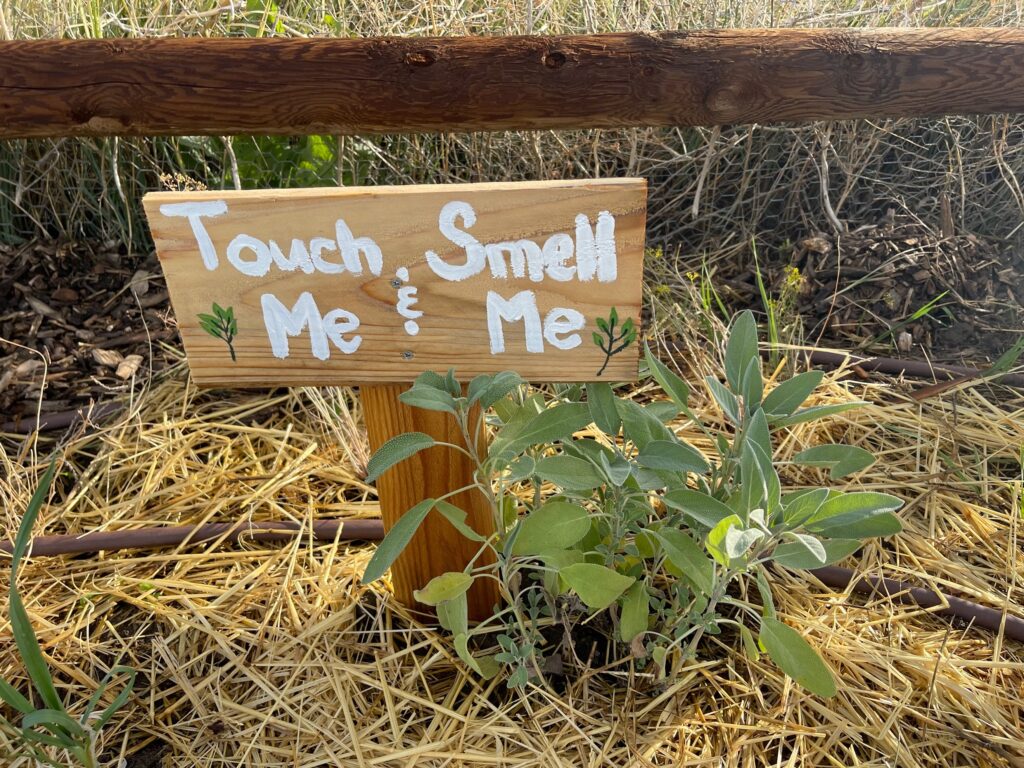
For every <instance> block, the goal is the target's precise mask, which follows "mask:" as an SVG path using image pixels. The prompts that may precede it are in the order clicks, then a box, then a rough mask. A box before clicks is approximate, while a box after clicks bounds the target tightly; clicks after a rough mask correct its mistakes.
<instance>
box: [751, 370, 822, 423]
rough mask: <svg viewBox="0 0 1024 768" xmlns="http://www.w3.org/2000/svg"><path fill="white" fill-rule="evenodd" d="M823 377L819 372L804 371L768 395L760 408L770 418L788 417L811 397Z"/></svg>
mask: <svg viewBox="0 0 1024 768" xmlns="http://www.w3.org/2000/svg"><path fill="white" fill-rule="evenodd" d="M824 376H825V374H824V373H822V372H821V371H806V372H804V373H801V374H798V375H797V376H794V377H793V378H791V379H787V380H786V381H784V382H782V383H781V384H779V385H778V386H777V387H775V389H773V390H772V391H771V392H769V393H768V396H767V397H765V399H764V402H762V403H761V407H762V408H763V409H764V410H765V412H766V413H768V414H769V415H770V416H789V415H790V414H791V413H793V411H795V410H796V409H797V408H799V407H800V406H801V405H803V403H804V401H805V400H806V399H807V398H808V397H810V396H811V393H812V392H814V390H815V389H817V388H818V385H819V384H821V380H822V378H824Z"/></svg>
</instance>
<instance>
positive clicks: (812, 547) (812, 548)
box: [787, 533, 828, 567]
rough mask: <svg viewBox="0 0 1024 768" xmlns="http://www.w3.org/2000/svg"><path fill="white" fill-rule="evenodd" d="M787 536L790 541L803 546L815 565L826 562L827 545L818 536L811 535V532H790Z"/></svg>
mask: <svg viewBox="0 0 1024 768" xmlns="http://www.w3.org/2000/svg"><path fill="white" fill-rule="evenodd" d="M787 537H788V538H789V542H788V543H790V544H793V545H795V546H797V547H803V549H804V551H805V552H806V553H807V554H808V555H809V556H810V558H811V560H812V561H813V562H814V565H815V567H816V566H819V565H824V564H825V560H826V559H827V558H828V553H827V552H826V551H825V545H824V544H823V543H822V541H821V539H819V538H818V537H817V536H811V535H810V534H809V533H789V534H787Z"/></svg>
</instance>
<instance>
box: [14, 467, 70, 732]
mask: <svg viewBox="0 0 1024 768" xmlns="http://www.w3.org/2000/svg"><path fill="white" fill-rule="evenodd" d="M56 466H57V464H56V459H54V460H52V461H51V462H50V466H49V467H48V468H47V470H46V474H44V475H43V479H42V482H40V484H39V487H38V488H36V491H35V493H34V494H32V498H31V500H30V501H29V503H28V507H27V508H26V509H25V516H24V517H23V518H22V520H21V526H20V527H19V528H18V535H17V537H16V538H15V540H14V551H13V553H12V554H13V558H12V561H11V591H10V611H11V633H12V634H13V635H14V642H15V644H16V645H17V646H18V653H19V654H20V655H21V661H22V663H23V664H24V665H25V669H26V671H27V672H28V675H29V677H30V678H31V680H32V684H33V685H34V686H35V688H36V690H37V691H39V695H40V696H41V697H42V699H43V701H44V702H45V703H46V706H47V707H49V708H50V709H52V710H58V711H62V710H63V709H64V705H63V703H62V702H61V700H60V696H58V695H57V689H56V688H55V687H54V685H53V678H52V677H51V676H50V668H49V667H48V666H47V664H46V659H44V658H43V651H42V649H41V648H40V647H39V641H38V640H37V639H36V633H35V631H33V629H32V622H31V621H29V618H28V611H26V610H25V604H24V603H23V602H22V601H21V595H19V594H18V579H17V577H18V566H19V565H20V564H21V560H22V558H23V557H24V555H25V551H26V550H27V549H28V543H29V536H30V535H31V533H32V526H33V525H34V524H35V521H36V518H37V517H38V516H39V510H40V509H42V506H43V502H44V501H45V500H46V496H47V493H49V490H50V484H51V483H52V482H53V475H54V472H55V471H56ZM72 722H73V721H72Z"/></svg>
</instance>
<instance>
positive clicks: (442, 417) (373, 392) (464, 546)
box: [361, 384, 499, 621]
mask: <svg viewBox="0 0 1024 768" xmlns="http://www.w3.org/2000/svg"><path fill="white" fill-rule="evenodd" d="M406 389H408V385H406V384H374V385H370V386H363V387H362V388H361V396H362V400H363V413H364V415H365V418H366V431H367V434H368V436H369V438H370V448H371V449H372V450H374V451H376V450H377V449H378V448H379V447H380V446H381V445H383V444H384V443H385V442H386V441H387V440H389V439H391V438H392V437H394V436H395V435H399V434H402V433H404V432H424V433H426V434H428V435H430V436H431V437H433V438H434V439H435V440H441V441H444V442H446V443H454V444H456V445H462V444H464V441H463V438H462V435H461V433H460V432H459V428H458V426H457V425H456V424H455V421H454V420H453V419H452V417H451V416H450V415H448V414H446V413H441V412H438V411H424V410H421V409H418V408H416V409H414V408H410V407H409V406H407V405H405V404H404V403H402V402H400V401H399V399H398V396H399V395H400V394H401V393H402V392H404V391H405V390H406ZM477 414H478V411H475V410H474V413H473V414H472V417H471V418H472V420H473V421H475V419H476V416H477ZM477 439H478V440H484V439H485V438H484V435H483V433H482V432H481V433H480V435H478V437H477ZM474 469H475V465H474V464H473V462H472V461H470V459H469V458H468V457H467V456H465V455H463V454H461V453H459V452H457V451H454V450H452V449H451V448H445V447H436V448H430V449H428V450H425V451H420V453H418V454H416V455H415V456H413V457H412V458H409V459H406V460H405V461H403V462H401V463H400V464H398V465H396V466H394V467H392V468H391V469H389V470H388V471H387V472H385V473H384V474H383V475H381V476H380V478H379V479H378V480H377V492H378V495H379V497H380V512H381V517H382V518H383V520H384V528H385V530H390V529H391V526H393V525H394V524H395V523H396V522H397V521H398V519H399V518H400V517H401V516H402V515H403V514H405V512H406V511H407V510H408V509H410V508H411V507H413V506H414V505H416V504H418V503H419V502H421V501H423V499H427V498H437V497H439V496H443V495H444V494H446V493H450V492H451V491H453V490H455V489H456V488H461V487H463V486H467V485H470V484H471V483H472V482H473V480H474V478H473V471H474ZM448 501H449V502H451V503H452V504H454V505H455V506H457V507H459V508H460V509H463V510H465V512H466V522H467V523H468V524H469V525H470V526H471V527H472V528H473V529H474V530H476V531H477V532H478V533H480V534H481V535H483V536H489V535H490V534H492V533H493V532H494V518H493V517H492V515H491V509H490V505H489V504H488V502H487V499H486V498H485V497H484V495H483V493H482V492H480V491H479V490H476V489H471V490H468V491H464V492H462V493H460V494H458V495H456V496H453V497H452V498H450V499H448ZM479 547H480V545H479V544H478V543H476V542H472V541H469V540H467V539H465V538H464V537H463V536H462V535H460V534H459V533H458V532H457V531H455V529H454V528H452V526H451V525H450V524H449V523H448V521H447V520H445V519H444V518H443V517H442V516H441V515H440V514H439V513H437V512H433V511H432V512H431V513H430V514H429V515H427V519H426V520H424V521H423V524H422V525H421V526H420V528H419V530H418V531H417V532H416V535H415V536H413V538H412V541H410V542H409V545H408V546H407V547H406V548H405V550H404V551H403V552H402V554H401V556H399V558H398V560H396V561H395V564H394V565H393V566H392V568H391V576H392V583H393V584H394V588H395V597H396V598H398V601H399V602H401V603H402V604H403V605H407V606H418V607H420V608H421V609H423V610H430V609H428V608H426V606H423V605H421V604H418V603H417V602H416V600H415V599H414V598H413V594H412V593H413V590H416V589H420V588H422V587H423V586H424V585H425V584H426V583H427V582H428V581H430V580H431V579H432V578H433V577H435V576H438V575H440V574H442V573H445V572H446V571H461V570H462V569H463V568H464V567H465V566H466V563H468V562H469V561H470V559H472V557H473V556H474V555H475V554H476V553H477V551H478V550H479ZM488 562H493V558H481V559H480V560H478V561H477V563H478V564H480V565H484V564H486V563H488ZM498 601H499V597H498V590H497V584H496V582H495V581H494V580H493V579H477V581H476V583H475V584H474V585H473V588H472V589H471V590H470V591H469V616H470V618H471V619H473V620H477V621H479V620H481V619H484V618H487V617H488V616H491V615H492V614H493V613H494V606H495V605H496V604H497V603H498Z"/></svg>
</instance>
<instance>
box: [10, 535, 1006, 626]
mask: <svg viewBox="0 0 1024 768" xmlns="http://www.w3.org/2000/svg"><path fill="white" fill-rule="evenodd" d="M308 535H312V538H313V539H315V540H316V541H335V540H339V541H353V540H362V541H378V540H380V539H382V538H384V524H383V523H382V522H381V521H380V520H379V519H365V520H317V521H314V522H313V523H312V525H311V526H307V525H303V524H301V523H296V522H291V521H282V522H265V523H252V522H243V523H208V524H206V525H199V526H194V525H178V526H166V527H160V528H137V529H134V530H128V531H97V532H94V533H84V534H64V535H58V536H37V537H36V538H34V539H33V540H32V545H31V549H30V551H29V555H30V556H35V557H40V556H49V555H70V554H84V553H92V552H99V551H101V550H106V551H112V550H121V549H145V548H155V547H171V546H177V545H181V544H198V543H200V542H205V541H211V540H219V541H220V542H225V541H230V542H237V541H239V540H245V541H287V540H289V539H292V538H294V537H295V536H308ZM11 549H12V544H11V542H10V541H2V542H0V551H2V552H11ZM808 572H809V573H810V574H811V575H813V576H814V577H815V578H817V579H818V580H819V581H821V582H822V583H823V584H825V585H826V586H829V587H832V588H834V589H837V590H845V589H846V588H847V587H849V586H850V584H851V582H852V584H853V586H852V588H851V590H852V591H853V592H856V593H857V594H860V595H866V596H869V597H877V596H884V597H887V598H889V599H891V600H896V601H898V602H901V603H911V604H916V605H919V606H921V607H922V608H934V607H936V606H945V607H943V608H940V609H939V610H937V611H932V613H934V614H936V615H938V616H948V617H951V618H954V619H958V620H960V621H962V622H964V623H965V624H967V625H968V626H978V627H984V628H985V629H989V630H992V631H994V632H998V631H999V630H1000V628H1002V630H1003V632H1004V634H1005V635H1006V637H1009V638H1011V639H1013V640H1017V641H1020V642H1024V619H1021V618H1018V617H1016V616H1010V615H1009V614H1004V613H1002V612H1001V611H997V610H995V609H994V608H988V607H986V606H984V605H979V604H978V603H974V602H971V601H970V600H963V599H962V598H959V597H951V596H949V595H945V594H942V593H939V592H934V591H932V590H930V589H925V588H923V587H915V586H913V585H912V584H908V583H906V582H903V581H897V580H895V579H887V578H884V577H881V576H862V575H859V574H857V573H856V572H855V571H853V570H851V569H849V568H838V567H836V566H828V567H825V568H812V569H811V570H810V571H808Z"/></svg>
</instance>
